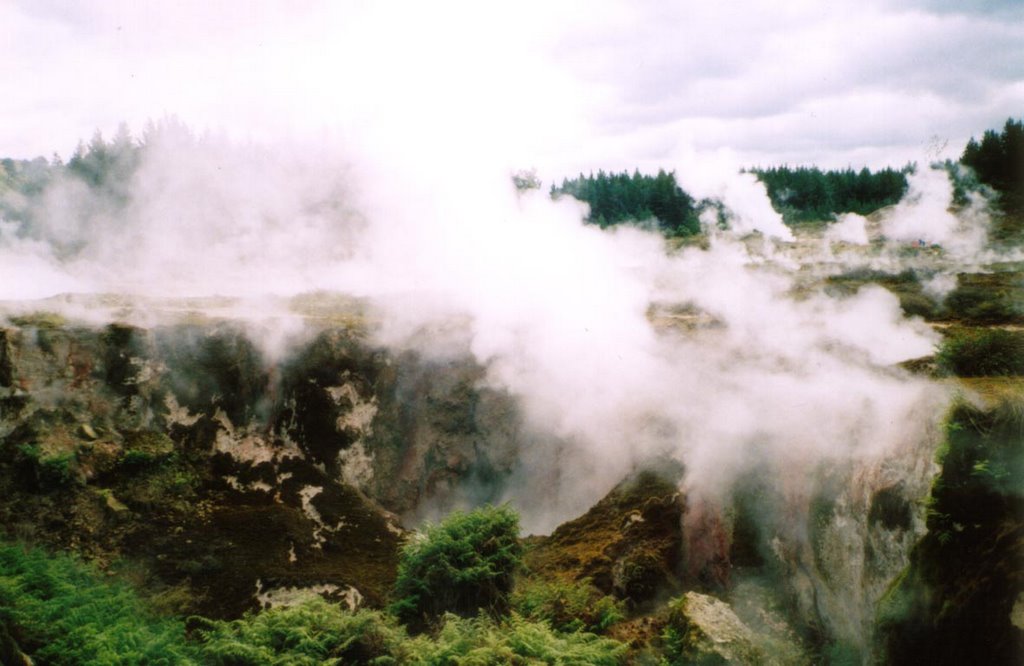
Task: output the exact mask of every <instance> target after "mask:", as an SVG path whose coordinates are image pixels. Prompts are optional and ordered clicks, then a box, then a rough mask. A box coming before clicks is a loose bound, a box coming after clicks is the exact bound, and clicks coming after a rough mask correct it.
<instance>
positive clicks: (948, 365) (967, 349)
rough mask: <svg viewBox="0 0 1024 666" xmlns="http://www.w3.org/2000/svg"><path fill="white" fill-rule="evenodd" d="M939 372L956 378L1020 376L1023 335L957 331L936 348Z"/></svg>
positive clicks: (1023, 367)
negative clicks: (937, 349)
mask: <svg viewBox="0 0 1024 666" xmlns="http://www.w3.org/2000/svg"><path fill="white" fill-rule="evenodd" d="M936 361H937V363H938V367H939V369H940V371H942V372H944V373H946V374H952V375H957V376H959V377H986V376H992V375H1024V332H1022V331H1008V330H1005V329H999V328H990V329H959V330H956V331H954V332H953V333H952V335H950V336H949V337H947V338H946V339H945V340H944V341H943V342H942V345H941V346H940V348H939V353H938V355H937V356H936Z"/></svg>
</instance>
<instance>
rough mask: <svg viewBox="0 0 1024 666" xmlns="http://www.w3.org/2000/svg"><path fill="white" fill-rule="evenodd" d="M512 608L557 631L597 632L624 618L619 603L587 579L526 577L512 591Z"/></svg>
mask: <svg viewBox="0 0 1024 666" xmlns="http://www.w3.org/2000/svg"><path fill="white" fill-rule="evenodd" d="M512 609H513V610H515V612H517V613H518V614H520V615H521V616H523V617H524V618H526V619H529V620H537V621H543V622H547V623H548V624H550V625H551V627H552V628H554V629H555V630H556V631H562V632H571V631H580V630H583V631H591V632H596V633H600V632H603V631H605V630H606V629H608V627H610V626H611V625H613V624H615V623H616V622H618V621H620V620H622V619H623V618H625V612H624V610H623V605H622V602H621V601H619V600H617V599H615V598H614V597H611V596H607V595H604V594H602V593H601V591H600V590H598V589H597V588H596V587H594V586H593V585H592V584H591V583H590V579H584V580H581V581H576V582H571V583H570V582H565V581H544V580H528V581H523V582H522V583H520V584H519V585H518V586H517V587H516V590H515V592H514V593H513V594H512Z"/></svg>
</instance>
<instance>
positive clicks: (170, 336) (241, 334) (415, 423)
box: [0, 316, 518, 617]
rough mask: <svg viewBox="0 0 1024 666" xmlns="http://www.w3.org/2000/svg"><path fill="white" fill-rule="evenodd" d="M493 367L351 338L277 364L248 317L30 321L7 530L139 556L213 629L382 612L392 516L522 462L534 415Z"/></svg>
mask: <svg viewBox="0 0 1024 666" xmlns="http://www.w3.org/2000/svg"><path fill="white" fill-rule="evenodd" d="M481 373H482V371H481V369H480V368H479V367H478V366H477V365H475V364H474V363H472V362H471V361H469V360H468V359H466V358H461V359H453V360H450V361H447V362H444V363H442V362H437V361H426V360H423V359H420V358H419V357H417V356H416V355H415V354H413V353H411V352H405V353H399V354H397V355H395V354H392V353H388V352H385V351H383V350H381V349H376V348H374V347H372V346H371V345H369V344H367V343H366V342H365V340H364V338H363V337H362V336H361V335H360V334H359V332H358V329H355V328H351V327H349V328H344V329H327V330H324V331H322V332H321V333H320V334H318V335H317V336H315V337H314V338H313V340H312V342H310V343H308V344H306V345H305V346H304V347H302V348H300V349H299V350H298V351H297V352H296V353H294V354H293V355H292V356H290V357H288V358H285V359H283V360H280V361H277V362H273V363H271V362H270V361H268V360H267V357H266V356H265V354H263V353H262V352H261V351H260V348H259V347H258V346H257V345H255V344H254V343H253V341H252V338H251V336H250V333H249V332H248V331H247V330H245V329H244V328H243V327H242V326H241V325H238V324H231V323H221V322H206V323H201V324H174V325H164V326H156V327H153V328H150V329H143V328H138V327H132V326H126V325H109V326H106V327H103V328H95V327H88V326H73V325H69V324H67V323H65V322H62V321H61V320H59V318H55V317H38V316H37V317H27V318H22V319H16V320H15V321H13V322H12V325H10V326H8V327H7V328H3V329H0V524H2V525H4V526H5V527H6V529H7V531H8V537H9V538H10V537H15V538H24V539H28V540H31V541H35V542H41V543H45V544H48V545H50V546H51V547H54V548H59V549H64V548H70V549H74V550H75V551H77V552H81V553H83V554H84V555H85V556H87V557H89V558H92V559H95V560H98V561H99V562H100V563H101V564H102V563H104V562H111V561H114V560H118V559H127V560H128V561H131V562H135V563H136V564H139V565H141V566H142V567H143V568H144V569H145V570H146V571H148V572H149V573H150V574H152V575H155V577H156V578H157V579H158V580H160V581H162V582H163V583H164V584H165V585H167V586H170V588H171V590H169V595H168V597H169V598H171V597H173V596H174V595H173V594H170V591H172V590H173V588H174V587H175V586H186V587H187V588H188V594H187V595H177V596H178V597H182V598H185V597H187V598H189V599H192V600H193V603H192V604H191V605H190V606H189V607H188V608H186V609H185V610H189V611H198V612H202V613H204V614H208V615H212V616H217V617H230V616H235V615H238V614H239V613H240V612H242V611H243V610H245V609H246V608H251V607H253V606H254V605H255V604H257V603H258V602H257V599H258V598H259V599H263V600H273V599H278V598H282V597H283V596H287V595H284V594H283V593H281V594H277V593H275V590H287V591H289V594H293V593H295V592H296V591H301V590H302V589H303V588H311V589H317V590H323V591H328V592H330V591H333V592H334V593H335V594H336V596H339V597H340V596H344V597H345V598H346V599H358V600H362V602H364V603H368V604H373V605H380V604H382V603H384V602H385V600H386V599H385V597H386V594H387V592H388V590H389V589H390V587H391V584H392V582H393V579H394V575H395V568H396V562H397V548H398V545H399V543H400V538H401V535H402V529H401V528H400V527H399V524H398V520H397V518H396V517H395V516H394V515H393V514H392V513H390V512H389V511H388V510H386V509H385V508H382V507H386V508H387V509H390V510H392V511H397V512H403V511H409V510H411V509H413V508H415V507H416V506H417V505H418V504H420V503H421V502H422V501H423V500H424V499H427V498H431V499H433V500H434V501H436V502H438V503H439V504H442V505H443V504H444V503H445V502H446V501H455V500H456V499H458V497H459V493H461V492H463V491H462V485H461V482H462V481H463V480H465V479H470V478H473V477H474V476H476V477H480V478H487V479H489V480H490V481H491V483H489V484H477V485H480V486H483V485H486V486H487V487H488V488H490V491H489V492H494V493H497V492H500V488H501V479H502V478H503V475H505V474H507V473H508V470H509V469H511V467H512V466H513V465H514V462H515V432H516V419H517V418H518V417H517V415H516V411H515V409H514V408H513V405H512V402H511V400H510V399H508V397H507V396H504V395H501V394H498V393H495V392H492V391H488V390H487V389H480V388H478V387H477V382H478V380H479V379H480V377H481ZM483 449H486V451H487V453H486V454H481V453H480V451H481V450H483ZM475 499H476V498H475ZM481 499H485V500H486V499H490V498H488V497H483V498H481Z"/></svg>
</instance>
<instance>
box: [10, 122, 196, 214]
mask: <svg viewBox="0 0 1024 666" xmlns="http://www.w3.org/2000/svg"><path fill="white" fill-rule="evenodd" d="M172 135H173V136H179V137H181V136H184V137H192V134H191V131H190V130H189V129H188V128H187V127H186V126H185V125H184V124H183V123H181V122H180V121H179V120H177V119H175V118H166V119H163V120H161V121H160V122H157V123H153V122H150V123H149V124H147V126H146V128H145V131H144V132H143V134H142V136H141V137H134V136H132V134H131V132H130V131H129V130H128V126H127V125H125V124H122V125H121V126H120V127H119V128H118V130H117V132H116V133H115V134H114V136H113V137H112V138H111V139H109V140H107V139H105V138H104V137H103V134H102V133H101V132H100V131H98V130H97V131H96V133H95V134H93V137H92V139H91V140H90V141H89V142H88V143H85V142H83V141H80V142H79V143H78V146H77V147H76V148H75V151H74V153H72V155H71V157H70V158H69V159H68V161H67V162H66V163H65V162H64V161H63V160H62V159H61V157H60V155H58V154H56V153H54V155H53V157H51V158H50V159H49V160H47V159H46V158H43V157H37V158H35V159H31V160H15V159H11V158H4V159H0V220H7V221H8V222H15V223H18V225H19V230H20V231H24V230H25V229H26V228H28V227H31V225H32V222H33V216H34V215H36V214H38V211H39V210H40V209H41V206H39V203H40V200H41V198H42V197H43V196H44V194H45V192H46V190H47V188H48V187H49V186H50V185H52V184H54V183H55V182H57V181H67V182H70V183H72V184H77V185H79V186H82V187H85V188H87V189H89V190H91V191H93V192H96V193H99V194H102V195H103V200H104V201H106V202H108V203H109V204H110V205H113V206H115V207H116V206H121V205H124V204H126V203H127V202H128V200H129V198H130V195H131V187H132V175H133V174H134V172H135V170H136V169H137V168H138V166H139V164H140V162H141V161H142V159H143V155H144V153H145V152H146V150H148V149H149V148H150V147H151V146H152V145H154V144H155V143H156V142H157V141H159V140H160V139H161V137H167V136H172Z"/></svg>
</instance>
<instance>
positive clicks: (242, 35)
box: [0, 0, 1024, 178]
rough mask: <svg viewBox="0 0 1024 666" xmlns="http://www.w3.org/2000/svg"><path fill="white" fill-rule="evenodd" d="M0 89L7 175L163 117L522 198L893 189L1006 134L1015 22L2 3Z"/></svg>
mask: <svg viewBox="0 0 1024 666" xmlns="http://www.w3.org/2000/svg"><path fill="white" fill-rule="evenodd" d="M0 77H2V80H3V81H4V84H5V86H4V87H5V93H4V94H3V95H2V96H0V118H3V122H2V123H0V154H3V155H7V156H13V157H33V156H36V155H44V156H50V155H51V154H52V153H54V152H57V153H59V154H61V155H62V156H65V157H66V156H67V155H69V154H70V153H71V152H72V151H73V150H74V147H75V145H76V144H77V142H78V141H79V140H81V139H84V140H86V141H88V139H89V138H90V137H91V136H92V134H93V133H94V132H95V131H96V130H97V129H99V130H100V131H102V132H103V133H104V134H105V135H106V136H108V137H109V136H110V135H111V134H113V132H114V131H115V130H116V128H117V126H118V124H119V123H121V122H126V123H127V124H128V126H129V128H130V129H131V130H132V131H133V133H135V134H139V133H141V132H142V130H143V128H144V127H145V124H146V122H147V121H148V120H158V119H160V118H163V117H166V116H169V115H173V116H176V117H178V118H179V119H181V120H183V121H184V122H185V123H187V124H188V125H190V126H191V127H193V128H195V129H196V130H197V131H209V132H212V133H215V134H225V135H227V136H230V137H233V138H240V139H243V140H253V141H257V142H263V141H271V142H273V141H297V142H307V143H311V144H315V145H334V144H337V145H339V146H342V147H346V148H351V149H353V150H356V151H360V150H362V151H373V152H375V153H382V154H387V153H389V152H394V153H396V154H397V153H403V154H405V153H410V152H412V153H419V154H422V155H439V156H440V155H443V156H445V157H444V158H443V159H442V160H441V161H439V164H441V165H443V166H442V167H441V168H445V169H447V168H458V167H460V166H465V164H466V163H467V162H469V163H473V162H475V161H476V160H488V161H490V162H491V163H492V164H493V163H500V164H502V165H505V166H507V167H508V168H523V169H528V168H535V169H537V171H538V173H539V174H540V175H541V177H542V178H559V177H561V176H563V175H571V174H574V173H576V172H578V171H587V170H596V169H599V168H604V169H616V170H617V169H633V168H640V169H641V170H644V171H649V170H653V169H657V168H658V167H659V166H670V165H675V164H678V163H680V161H681V160H685V158H686V157H687V156H693V155H701V154H708V153H713V154H716V155H718V156H719V157H721V156H725V158H726V159H728V160H729V161H730V162H731V163H738V164H743V165H766V164H780V163H787V164H806V163H815V164H818V165H821V166H823V167H845V166H853V167H855V168H856V167H860V166H863V165H867V166H872V167H877V166H882V165H887V164H891V165H895V166H899V165H902V164H904V163H906V162H907V161H911V160H918V161H919V160H922V159H930V158H933V157H944V156H953V157H955V156H956V155H958V154H959V152H960V151H961V150H962V148H963V145H964V143H965V142H966V140H967V139H968V138H969V137H970V136H972V135H975V136H977V135H980V133H981V132H983V131H984V130H985V129H988V128H999V127H1001V126H1002V124H1003V123H1004V122H1005V120H1006V119H1007V118H1008V117H1021V116H1022V115H1024V3H1022V2H1019V1H1018V0H1004V1H991V2H984V1H977V2H971V1H964V2H955V1H953V0H910V1H898V2H897V1H886V0H854V1H848V0H837V1H834V2H827V3H825V2H818V1H817V0H790V1H787V2H760V1H744V2H740V1H729V0H723V1H720V2H667V1H661V2H655V1H651V0H647V1H643V0H641V1H639V2H625V1H618V0H588V1H586V2H557V1H547V2H544V1H540V0H522V1H518V2H514V3H482V2H447V1H444V0H439V1H437V2H429V3H424V2H369V1H361V0H350V1H342V2H326V1H325V2H316V1H312V0H293V1H290V2H266V1H245V2H242V1H219V0H183V1H178V2H173V3H169V2H137V1H125V0H107V1H103V2H78V3H76V2H60V1H57V0H5V1H4V2H3V3H0ZM452 156H455V157H454V158H453V157H452ZM427 162H428V163H429V160H427ZM453 163H454V164H455V166H453Z"/></svg>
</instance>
